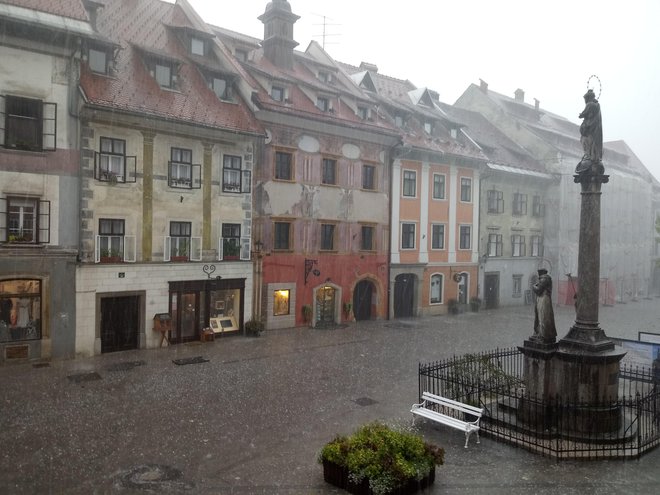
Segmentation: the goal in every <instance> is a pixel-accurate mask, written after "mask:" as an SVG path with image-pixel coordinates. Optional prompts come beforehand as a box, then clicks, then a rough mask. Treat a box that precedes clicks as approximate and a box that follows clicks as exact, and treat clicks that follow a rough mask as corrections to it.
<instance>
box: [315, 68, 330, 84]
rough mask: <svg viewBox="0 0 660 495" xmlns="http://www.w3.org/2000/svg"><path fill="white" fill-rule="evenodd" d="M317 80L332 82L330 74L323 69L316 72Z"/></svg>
mask: <svg viewBox="0 0 660 495" xmlns="http://www.w3.org/2000/svg"><path fill="white" fill-rule="evenodd" d="M318 78H319V81H323V82H324V83H331V82H332V74H330V73H329V72H326V71H324V70H321V71H319V74H318Z"/></svg>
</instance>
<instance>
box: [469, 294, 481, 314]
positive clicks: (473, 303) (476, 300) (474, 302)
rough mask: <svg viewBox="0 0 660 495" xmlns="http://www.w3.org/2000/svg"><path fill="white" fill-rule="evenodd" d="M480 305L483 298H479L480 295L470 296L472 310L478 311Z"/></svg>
mask: <svg viewBox="0 0 660 495" xmlns="http://www.w3.org/2000/svg"><path fill="white" fill-rule="evenodd" d="M480 307H481V299H479V298H478V297H472V298H470V311H472V312H473V313H478V312H479V308H480Z"/></svg>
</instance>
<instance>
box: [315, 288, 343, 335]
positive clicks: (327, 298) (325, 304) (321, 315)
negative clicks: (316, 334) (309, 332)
mask: <svg viewBox="0 0 660 495" xmlns="http://www.w3.org/2000/svg"><path fill="white" fill-rule="evenodd" d="M336 293H337V291H336V289H335V288H334V287H332V286H329V285H325V286H323V287H320V288H318V289H317V290H316V324H315V325H314V326H316V327H323V326H332V325H334V324H335V311H336V306H335V305H336V297H335V296H336Z"/></svg>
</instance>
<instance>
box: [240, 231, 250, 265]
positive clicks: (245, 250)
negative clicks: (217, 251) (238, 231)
mask: <svg viewBox="0 0 660 495" xmlns="http://www.w3.org/2000/svg"><path fill="white" fill-rule="evenodd" d="M241 259H242V260H249V259H250V238H249V237H241Z"/></svg>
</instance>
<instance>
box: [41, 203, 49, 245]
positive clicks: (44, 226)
mask: <svg viewBox="0 0 660 495" xmlns="http://www.w3.org/2000/svg"><path fill="white" fill-rule="evenodd" d="M49 243H50V201H39V244H49Z"/></svg>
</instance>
